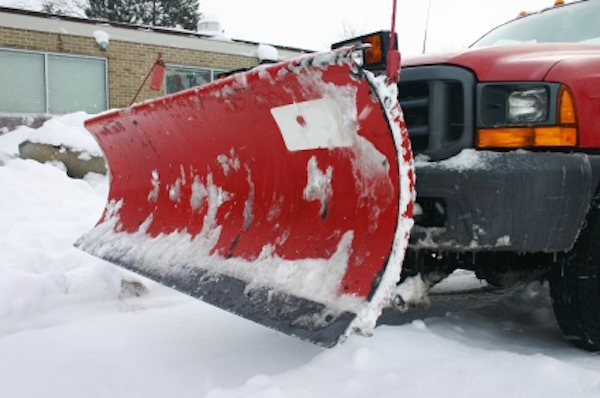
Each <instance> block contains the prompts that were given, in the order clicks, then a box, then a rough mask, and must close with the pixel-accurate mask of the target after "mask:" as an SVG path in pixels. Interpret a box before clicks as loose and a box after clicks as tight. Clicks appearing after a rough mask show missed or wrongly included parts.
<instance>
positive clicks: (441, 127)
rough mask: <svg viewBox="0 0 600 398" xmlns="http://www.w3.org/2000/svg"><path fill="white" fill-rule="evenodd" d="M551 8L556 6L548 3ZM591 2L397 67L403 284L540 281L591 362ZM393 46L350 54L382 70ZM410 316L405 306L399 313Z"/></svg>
mask: <svg viewBox="0 0 600 398" xmlns="http://www.w3.org/2000/svg"><path fill="white" fill-rule="evenodd" d="M557 3H558V2H557ZM598 21H600V1H595V0H590V1H576V2H573V3H569V4H564V5H561V4H557V5H555V6H554V7H550V8H547V9H544V10H541V11H539V12H534V13H530V14H526V15H520V16H519V17H518V18H516V19H514V20H512V21H510V22H507V23H505V24H503V25H501V26H498V27H497V28H495V29H493V30H492V31H490V32H489V33H487V34H486V35H484V36H483V37H481V38H480V39H479V40H477V41H476V42H475V43H474V44H473V45H471V46H470V48H467V49H464V50H461V51H455V52H449V53H436V54H423V55H420V56H414V57H405V58H403V60H402V69H401V75H400V83H399V101H400V104H401V107H402V109H403V111H404V118H405V121H406V124H407V127H408V131H409V135H410V140H411V144H412V150H413V152H414V155H415V160H416V161H415V172H416V177H417V178H416V192H417V198H416V204H417V206H416V211H415V216H414V220H415V227H414V228H413V230H412V232H411V238H410V245H409V252H408V254H407V260H406V261H405V262H404V265H403V275H402V279H403V280H404V279H406V278H408V277H411V276H415V275H417V274H419V273H420V274H421V276H422V278H423V280H424V281H425V282H428V284H433V283H435V282H437V281H438V280H439V279H440V277H441V276H443V275H447V274H448V273H449V272H452V271H453V270H454V269H456V268H462V269H469V270H474V271H475V272H476V274H477V275H478V276H479V277H480V278H481V279H484V280H486V281H488V282H489V283H491V284H494V285H509V284H513V283H515V282H528V281H533V280H549V282H550V292H551V296H552V301H553V306H554V311H555V314H556V318H557V320H558V323H559V325H560V327H561V329H562V331H563V332H564V334H565V336H566V338H567V339H568V340H569V341H571V342H572V343H573V344H574V345H576V346H578V347H581V348H584V349H588V350H592V351H597V350H600V188H599V182H600V23H598ZM388 37H389V34H387V33H386V32H379V33H377V34H373V35H366V36H363V37H360V38H356V39H352V40H350V41H346V42H343V43H338V44H336V45H334V47H337V46H340V45H347V44H348V43H349V42H350V43H352V42H360V41H362V42H368V43H370V44H371V46H370V47H369V48H367V49H364V50H361V51H362V52H363V53H362V54H358V58H362V60H363V64H364V66H365V67H366V68H368V69H371V70H373V71H376V72H377V71H381V70H383V69H384V65H385V54H386V52H387V51H386V46H389V38H388ZM396 302H397V304H399V305H400V306H403V305H404V306H405V305H406V303H405V302H404V301H403V299H402V297H398V298H397V300H396Z"/></svg>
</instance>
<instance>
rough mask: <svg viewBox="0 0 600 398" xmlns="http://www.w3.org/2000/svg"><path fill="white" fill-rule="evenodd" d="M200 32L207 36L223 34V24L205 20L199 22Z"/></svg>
mask: <svg viewBox="0 0 600 398" xmlns="http://www.w3.org/2000/svg"><path fill="white" fill-rule="evenodd" d="M198 32H199V33H205V34H212V35H216V34H221V33H222V32H221V23H220V22H219V21H214V20H208V19H203V20H202V21H200V22H198Z"/></svg>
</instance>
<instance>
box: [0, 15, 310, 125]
mask: <svg viewBox="0 0 600 398" xmlns="http://www.w3.org/2000/svg"><path fill="white" fill-rule="evenodd" d="M208 26H209V27H210V28H211V29H214V28H215V26H214V24H209V25H208ZM215 33H217V35H215ZM257 48H258V43H253V42H248V41H243V40H231V39H226V38H224V37H223V36H221V35H219V34H218V32H214V31H207V30H204V31H203V30H200V31H198V32H191V31H182V30H177V29H168V28H157V27H147V26H137V25H128V24H121V23H106V22H103V21H98V20H90V19H84V18H75V17H66V16H56V15H50V14H46V13H41V12H33V11H25V10H19V9H13V8H5V7H0V116H7V115H15V116H16V115H39V114H63V113H70V112H75V111H85V112H87V113H90V114H94V113H98V112H101V111H104V110H107V109H111V108H120V107H125V106H128V105H129V104H130V103H131V101H132V99H133V98H134V96H135V95H136V92H138V90H139V89H140V87H141V86H142V84H143V82H144V79H145V78H146V77H147V75H148V73H149V71H150V70H151V68H152V66H153V65H154V62H155V61H156V59H157V57H158V55H159V54H161V57H162V60H163V61H164V62H165V63H166V73H165V77H164V84H163V85H162V89H161V90H160V91H151V90H150V89H149V87H148V84H147V83H146V84H145V85H144V87H142V89H141V91H140V92H139V94H138V96H137V99H136V101H143V100H146V99H150V98H154V97H157V96H160V95H164V94H168V93H172V92H175V91H179V90H181V89H185V88H189V87H191V86H194V85H199V84H203V83H205V82H209V81H211V80H213V79H214V78H215V76H216V74H218V73H219V72H222V71H228V70H232V69H238V68H246V67H252V66H255V65H257V64H258V63H259V60H258V57H257ZM277 50H278V54H279V59H280V60H283V59H288V58H292V57H296V56H298V55H300V54H302V53H305V52H308V51H305V50H301V49H295V48H289V47H277ZM0 127H2V126H1V125H0Z"/></svg>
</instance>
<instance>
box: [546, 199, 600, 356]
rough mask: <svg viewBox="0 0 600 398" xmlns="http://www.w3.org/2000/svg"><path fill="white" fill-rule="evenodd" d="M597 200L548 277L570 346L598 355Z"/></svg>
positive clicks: (599, 226)
mask: <svg viewBox="0 0 600 398" xmlns="http://www.w3.org/2000/svg"><path fill="white" fill-rule="evenodd" d="M599 199H600V197H599V196H598V195H596V197H595V198H594V201H593V202H592V206H591V208H590V211H589V213H588V215H587V219H586V221H587V222H586V225H584V227H583V229H582V231H581V233H580V235H579V238H578V239H577V242H576V243H575V246H574V247H573V249H572V250H571V251H570V252H568V253H566V254H565V255H564V256H561V258H560V260H559V261H557V262H556V264H554V266H553V267H552V271H551V274H550V295H551V297H552V305H553V307H554V314H555V315H556V319H557V321H558V324H559V325H560V328H561V329H562V332H563V334H564V335H565V337H566V338H567V340H569V341H570V342H571V343H573V344H574V345H575V346H577V347H579V348H583V349H586V350H589V351H600V200H599Z"/></svg>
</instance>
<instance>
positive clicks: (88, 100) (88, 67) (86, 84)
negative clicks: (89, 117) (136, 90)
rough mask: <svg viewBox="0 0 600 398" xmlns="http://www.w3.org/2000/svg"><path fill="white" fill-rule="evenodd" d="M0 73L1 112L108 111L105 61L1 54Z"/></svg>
mask: <svg viewBox="0 0 600 398" xmlns="http://www.w3.org/2000/svg"><path fill="white" fill-rule="evenodd" d="M0 71H2V73H0V87H2V90H1V91H0V112H15V113H51V114H62V113H70V112H76V111H85V112H87V113H98V112H101V111H105V110H106V109H108V95H107V91H108V90H107V84H106V83H107V79H106V60H105V59H102V58H93V57H81V56H72V55H60V54H49V53H37V52H28V51H13V50H0Z"/></svg>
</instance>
